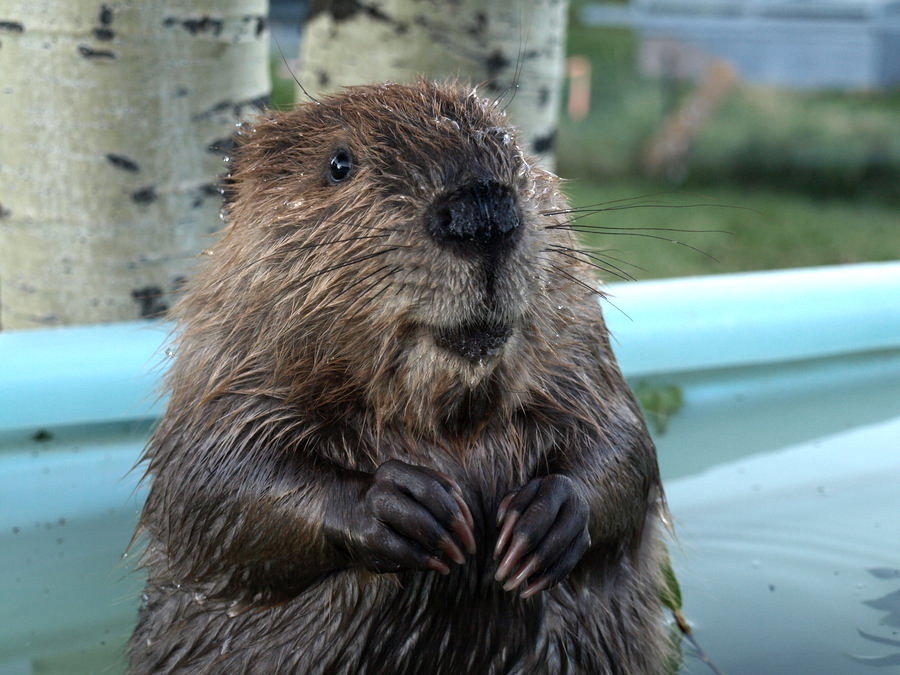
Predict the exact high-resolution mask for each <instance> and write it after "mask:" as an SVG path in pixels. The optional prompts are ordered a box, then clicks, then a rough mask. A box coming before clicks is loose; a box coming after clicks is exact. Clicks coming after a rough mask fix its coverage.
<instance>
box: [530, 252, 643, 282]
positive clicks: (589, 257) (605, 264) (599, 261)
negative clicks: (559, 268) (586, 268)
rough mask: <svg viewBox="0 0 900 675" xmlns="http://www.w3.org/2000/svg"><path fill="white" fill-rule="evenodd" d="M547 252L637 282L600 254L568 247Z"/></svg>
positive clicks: (624, 279) (623, 279)
mask: <svg viewBox="0 0 900 675" xmlns="http://www.w3.org/2000/svg"><path fill="white" fill-rule="evenodd" d="M545 250H546V251H548V252H553V253H558V254H559V255H561V256H563V257H565V258H569V259H571V260H575V261H578V262H583V263H585V264H587V265H590V266H591V267H593V268H594V269H597V270H599V271H601V272H606V273H607V274H611V275H613V276H615V277H618V278H619V279H621V280H622V281H634V280H635V277H634V276H632V275H631V274H629V273H628V272H626V271H625V270H623V269H622V268H621V267H619V266H618V265H614V264H613V263H612V262H610V260H609V259H607V258H604V257H602V256H601V255H600V254H599V253H595V252H591V251H586V250H583V249H578V248H569V247H566V246H551V247H550V248H548V249H545ZM585 258H586V260H585Z"/></svg>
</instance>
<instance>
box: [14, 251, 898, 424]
mask: <svg viewBox="0 0 900 675" xmlns="http://www.w3.org/2000/svg"><path fill="white" fill-rule="evenodd" d="M605 291H606V294H607V300H605V301H604V307H605V313H606V318H607V323H608V325H609V328H610V331H611V332H612V334H613V340H614V348H615V349H616V352H617V354H618V358H619V361H620V363H621V365H622V368H623V370H624V372H625V374H626V376H628V377H629V378H632V379H635V378H641V377H645V376H651V375H653V376H657V377H658V376H660V375H666V374H672V375H674V374H677V373H684V372H692V371H698V370H718V369H728V368H741V367H751V366H760V365H764V366H772V365H777V364H779V363H796V362H798V361H804V360H815V359H825V358H834V357H841V356H850V355H858V354H872V353H878V352H888V353H893V354H895V355H898V354H900V262H889V263H870V264H859V265H847V266H837V267H822V268H809V269H793V270H780V271H772V272H753V273H745V274H734V275H723V276H707V277H694V278H680V279H670V280H658V281H641V282H629V283H620V284H612V285H609V286H608V287H606V289H605ZM170 329H171V326H170V325H168V324H166V323H164V322H147V321H141V322H131V323H121V324H111V325H97V326H79V327H72V328H59V329H51V330H37V331H19V332H0V431H13V430H20V429H21V430H25V429H40V428H44V427H51V426H63V425H71V424H85V423H87V424H90V423H103V422H116V421H123V420H134V419H146V418H151V417H156V416H158V415H159V414H160V413H161V411H162V402H161V400H160V399H159V397H158V387H159V379H160V375H161V373H162V369H163V365H164V363H165V354H164V352H165V348H166V343H167V341H168V339H169V331H170Z"/></svg>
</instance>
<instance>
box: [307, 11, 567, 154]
mask: <svg viewBox="0 0 900 675" xmlns="http://www.w3.org/2000/svg"><path fill="white" fill-rule="evenodd" d="M567 5H568V3H567V2H566V1H565V0H526V1H523V2H519V1H517V0H458V1H456V2H421V1H417V0H378V1H376V2H370V3H356V2H346V1H344V0H330V1H329V0H319V1H317V2H313V3H312V6H311V9H310V13H309V17H308V18H307V21H306V24H305V32H304V36H303V40H302V45H301V54H300V66H299V71H298V73H297V76H298V79H299V80H300V82H301V83H302V84H303V86H304V88H305V89H306V90H307V91H308V92H309V93H310V94H311V95H312V96H313V97H317V96H320V95H322V94H324V93H326V92H328V91H333V90H336V89H339V88H341V87H344V86H349V85H354V84H362V83H371V82H383V81H388V80H391V81H395V82H411V81H414V80H415V79H416V78H417V77H420V76H423V75H424V76H427V77H430V78H432V79H436V80H447V79H455V80H459V81H460V82H464V83H469V84H475V85H478V87H479V91H480V93H481V94H482V95H484V96H487V97H492V98H496V99H498V100H499V101H500V102H501V104H502V105H504V107H506V109H507V111H508V112H509V116H510V119H511V121H512V122H513V124H515V125H516V126H518V127H519V128H520V129H521V130H522V133H523V141H524V144H525V146H526V147H527V149H528V150H529V151H530V152H531V153H532V154H534V155H536V156H538V157H539V158H540V159H541V161H542V162H543V163H544V165H545V166H547V165H552V162H553V159H552V158H553V147H554V142H555V138H556V126H557V119H558V111H559V97H560V88H561V83H562V77H563V69H564V48H565V33H566V18H567ZM302 96H303V95H302V94H301V97H302Z"/></svg>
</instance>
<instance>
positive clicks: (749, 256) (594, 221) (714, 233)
mask: <svg viewBox="0 0 900 675" xmlns="http://www.w3.org/2000/svg"><path fill="white" fill-rule="evenodd" d="M565 190H566V192H567V193H568V194H569V196H570V199H571V201H572V204H573V206H576V207H588V206H597V207H598V208H601V209H603V208H606V209H608V210H605V211H601V212H599V213H597V214H594V215H589V216H585V217H583V218H579V220H578V225H579V229H581V230H590V231H591V232H590V233H588V234H585V235H584V241H585V244H586V245H587V246H589V247H590V248H592V249H593V250H595V251H598V252H599V254H600V255H601V256H602V257H604V258H606V259H608V260H609V261H610V263H611V264H610V266H609V267H610V269H609V271H607V272H605V273H603V274H602V275H601V276H602V277H603V278H605V279H607V280H614V279H615V278H616V277H618V276H625V277H626V278H628V277H630V278H635V279H647V278H659V277H672V276H685V275H695V274H721V273H726V272H738V271H746V270H753V269H777V268H785V267H806V266H815V265H832V264H844V263H852V262H860V261H881V260H893V259H900V213H898V209H897V207H895V206H892V205H889V204H884V203H882V202H880V201H874V200H873V201H860V200H851V199H847V198H839V199H812V198H810V197H809V196H807V195H805V194H802V193H796V192H790V191H787V192H786V191H777V190H769V189H747V188H742V187H740V186H734V185H728V184H726V185H710V186H705V187H704V188H693V187H684V186H682V187H677V188H673V187H666V186H660V185H659V184H655V183H652V182H649V181H642V180H639V179H619V180H605V181H603V182H593V181H584V180H579V179H574V180H571V181H569V182H568V183H567V184H566V185H565ZM603 228H606V229H603ZM609 228H612V229H609ZM674 242H679V243H674ZM612 266H615V267H612Z"/></svg>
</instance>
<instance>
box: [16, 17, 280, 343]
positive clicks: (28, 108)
mask: <svg viewBox="0 0 900 675" xmlns="http://www.w3.org/2000/svg"><path fill="white" fill-rule="evenodd" d="M267 12H268V6H267V2H266V0H194V1H193V2H190V3H187V2H185V3H171V2H163V1H162V0H116V1H113V0H108V1H107V2H98V1H97V0H4V2H3V4H2V5H0V138H2V143H0V328H3V329H14V328H29V327H39V326H51V325H59V324H70V323H94V322H106V321H116V320H126V319H134V318H138V317H140V316H147V315H151V314H154V313H157V312H158V311H159V310H162V309H164V308H165V307H166V306H167V305H169V304H170V303H171V301H172V296H173V294H175V293H176V292H177V290H178V287H179V284H180V283H181V281H182V280H183V279H184V278H185V276H186V275H187V274H188V273H189V269H190V266H191V263H192V261H193V259H194V257H195V256H196V254H197V253H199V252H200V250H202V249H203V248H205V247H206V246H208V241H207V239H208V238H207V235H208V234H209V233H210V232H212V231H214V230H216V229H218V227H219V226H220V222H219V218H218V212H219V209H220V203H221V201H220V195H219V194H218V192H217V176H219V175H220V174H222V173H223V172H224V169H225V167H224V165H223V161H222V155H223V153H226V152H227V144H228V139H229V138H230V136H231V133H232V131H233V127H234V124H235V123H236V122H237V120H238V119H239V118H241V117H244V116H246V114H247V113H248V112H251V111H253V110H255V109H256V108H257V107H258V106H259V105H260V104H261V102H262V101H263V100H264V99H265V98H266V96H267V94H268V91H269V79H268V68H267V65H268V32H267V26H266V16H267Z"/></svg>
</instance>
